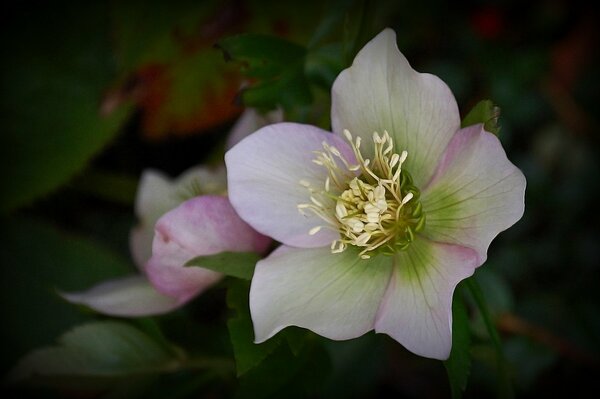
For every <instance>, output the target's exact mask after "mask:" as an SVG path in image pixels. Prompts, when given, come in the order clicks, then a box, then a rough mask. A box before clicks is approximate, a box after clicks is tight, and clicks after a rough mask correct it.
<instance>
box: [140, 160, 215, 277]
mask: <svg viewBox="0 0 600 399" xmlns="http://www.w3.org/2000/svg"><path fill="white" fill-rule="evenodd" d="M225 190H226V176H225V168H223V167H220V168H216V169H212V168H206V167H202V166H198V167H194V168H191V169H188V170H187V171H185V172H184V173H183V174H181V176H179V177H178V178H177V179H175V180H173V181H171V179H170V178H169V177H167V176H166V175H165V174H163V173H161V172H159V171H156V170H152V169H149V170H146V171H144V173H143V174H142V177H141V179H140V184H139V186H138V191H137V196H136V201H135V213H136V215H137V217H138V219H139V221H140V223H139V225H138V226H136V227H135V228H133V229H132V230H131V233H130V236H129V248H130V251H131V255H132V257H133V260H134V262H135V264H136V265H137V266H138V267H139V268H140V270H141V269H143V267H144V264H145V263H146V262H147V261H148V259H150V257H151V256H152V239H153V237H154V224H155V223H156V221H157V220H158V219H159V218H160V217H161V216H162V215H164V214H165V213H167V212H168V211H170V210H171V209H173V208H175V207H177V205H179V204H181V203H182V202H183V201H185V200H186V199H189V198H192V197H195V196H198V195H201V194H218V193H223V192H225Z"/></svg>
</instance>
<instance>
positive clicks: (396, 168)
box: [298, 129, 425, 259]
mask: <svg viewBox="0 0 600 399" xmlns="http://www.w3.org/2000/svg"><path fill="white" fill-rule="evenodd" d="M343 135H344V136H345V138H346V140H347V141H348V143H349V144H350V147H351V149H352V151H353V153H354V156H355V158H356V163H352V164H350V162H348V160H347V159H346V157H345V156H344V155H343V154H342V152H341V151H340V149H339V148H338V147H335V146H333V145H330V144H329V143H327V142H326V141H323V142H322V143H321V144H322V147H323V150H321V151H314V153H315V155H316V157H315V159H313V162H314V163H315V164H317V165H320V166H323V167H325V168H326V169H327V176H326V178H325V180H324V182H323V185H320V187H319V186H312V185H311V183H310V182H308V181H307V180H304V179H303V180H300V184H301V185H302V186H303V187H305V188H306V189H307V190H308V191H309V193H310V194H309V198H310V203H305V204H299V205H298V210H299V212H301V213H302V214H304V215H305V211H306V210H310V211H311V212H312V213H313V214H314V215H315V216H318V217H319V218H320V219H322V220H324V221H325V222H326V225H319V226H316V227H313V228H312V229H310V231H309V232H308V233H309V235H314V234H317V233H318V232H319V231H320V230H321V229H322V228H323V227H327V228H329V227H332V228H334V229H335V230H337V231H338V232H339V234H340V238H339V239H337V240H334V241H333V242H332V243H331V252H332V253H340V252H343V251H344V250H345V249H346V248H347V247H348V245H354V246H357V247H362V248H363V249H362V250H361V252H360V253H359V257H360V258H361V259H369V258H370V257H371V256H372V254H374V253H375V252H374V251H375V250H378V249H379V248H381V251H378V252H377V253H379V252H381V253H385V254H390V253H393V252H395V251H397V250H404V249H406V248H407V247H408V246H409V245H410V242H412V241H413V239H414V234H415V233H416V232H420V231H422V229H423V226H424V223H425V217H424V215H423V214H422V212H421V206H420V203H419V202H418V201H416V200H413V199H414V198H415V196H418V190H417V188H416V187H414V186H413V185H412V179H411V178H410V176H409V175H408V174H407V172H405V171H403V168H402V165H403V163H404V162H405V161H406V158H407V157H408V152H407V151H402V152H401V153H395V152H394V141H393V139H392V137H391V136H390V134H389V133H388V132H387V130H384V131H383V134H379V133H378V132H373V134H372V139H373V144H374V146H373V156H372V158H364V157H363V154H362V153H361V151H360V145H361V137H360V136H357V137H355V138H354V137H353V136H352V133H350V131H349V130H348V129H344V130H343ZM357 173H359V174H357ZM332 190H333V191H332ZM417 198H418V197H417ZM411 201H412V202H411ZM409 203H410V204H409Z"/></svg>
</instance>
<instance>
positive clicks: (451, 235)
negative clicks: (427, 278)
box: [421, 125, 526, 263]
mask: <svg viewBox="0 0 600 399" xmlns="http://www.w3.org/2000/svg"><path fill="white" fill-rule="evenodd" d="M525 184H526V183H525V176H523V173H521V171H520V170H519V169H518V168H517V167H516V166H515V165H513V164H512V163H511V162H510V161H509V160H508V158H507V157H506V153H505V152H504V149H503V148H502V145H501V144H500V141H499V140H498V138H497V137H496V136H494V135H493V134H491V133H488V132H486V131H485V130H483V126H482V125H474V126H470V127H467V128H464V129H461V130H460V131H459V132H457V133H456V135H455V136H454V138H453V139H452V141H451V142H450V144H449V145H448V148H447V150H446V152H445V153H444V156H443V157H442V159H441V161H440V164H439V167H438V169H437V171H436V173H435V175H434V177H433V179H432V181H431V182H430V183H429V184H428V185H427V187H426V188H425V189H424V190H423V191H422V200H421V201H422V204H423V211H424V212H425V215H426V217H427V221H426V225H425V230H424V231H423V234H424V235H426V236H427V237H429V238H430V239H432V240H434V241H439V242H445V243H449V244H458V245H462V246H466V247H469V248H473V249H474V250H476V251H477V252H478V254H479V262H480V263H483V262H485V259H486V257H487V250H488V247H489V245H490V243H491V242H492V240H493V239H494V237H496V236H497V235H498V233H500V232H501V231H503V230H506V229H507V228H509V227H510V226H512V225H513V224H514V223H516V222H517V221H518V220H519V219H520V218H521V216H523V211H524V209H525Z"/></svg>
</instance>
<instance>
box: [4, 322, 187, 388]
mask: <svg viewBox="0 0 600 399" xmlns="http://www.w3.org/2000/svg"><path fill="white" fill-rule="evenodd" d="M58 344H59V345H58V346H53V347H47V348H42V349H37V350H35V351H33V352H31V353H29V354H28V355H26V356H25V357H24V358H23V359H21V361H20V362H19V363H18V365H17V366H16V367H15V368H14V369H13V370H12V371H11V373H10V374H9V380H10V381H13V382H19V381H24V380H29V379H34V380H39V381H44V380H46V379H48V380H52V379H53V378H57V379H62V380H63V381H65V379H66V378H75V379H76V378H78V377H84V378H90V377H98V378H109V379H110V378H115V377H129V376H139V375H143V374H155V373H160V372H165V371H170V370H173V369H174V368H175V367H176V366H177V359H176V358H174V357H173V356H172V355H171V354H170V353H169V352H168V351H166V350H165V349H164V348H163V347H162V345H160V344H157V343H156V342H155V341H153V340H152V339H151V338H150V337H149V336H148V335H146V334H144V333H142V332H141V331H139V330H137V329H135V328H134V327H131V326H130V325H128V324H125V323H121V322H114V321H105V322H95V323H89V324H84V325H81V326H78V327H76V328H74V329H72V330H71V331H69V332H67V333H65V334H64V335H62V336H61V337H60V338H59V340H58ZM67 384H68V383H67ZM67 386H68V385H67Z"/></svg>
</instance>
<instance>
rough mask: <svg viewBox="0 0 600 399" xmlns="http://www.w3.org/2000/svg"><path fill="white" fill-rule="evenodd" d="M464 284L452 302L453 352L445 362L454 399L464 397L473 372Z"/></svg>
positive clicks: (460, 286) (458, 288) (458, 289)
mask: <svg viewBox="0 0 600 399" xmlns="http://www.w3.org/2000/svg"><path fill="white" fill-rule="evenodd" d="M462 287H463V284H460V285H459V286H458V287H457V289H456V291H455V293H454V300H453V302H452V351H451V352H450V357H449V358H448V360H446V361H445V362H444V366H445V367H446V372H447V373H448V380H449V381H450V390H451V392H452V398H454V399H458V398H461V397H462V394H463V392H464V391H465V388H466V387H467V382H468V380H469V374H470V372H471V353H470V349H471V334H470V331H469V316H468V314H467V309H466V308H465V304H464V302H463V299H462V291H463V288H462Z"/></svg>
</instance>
